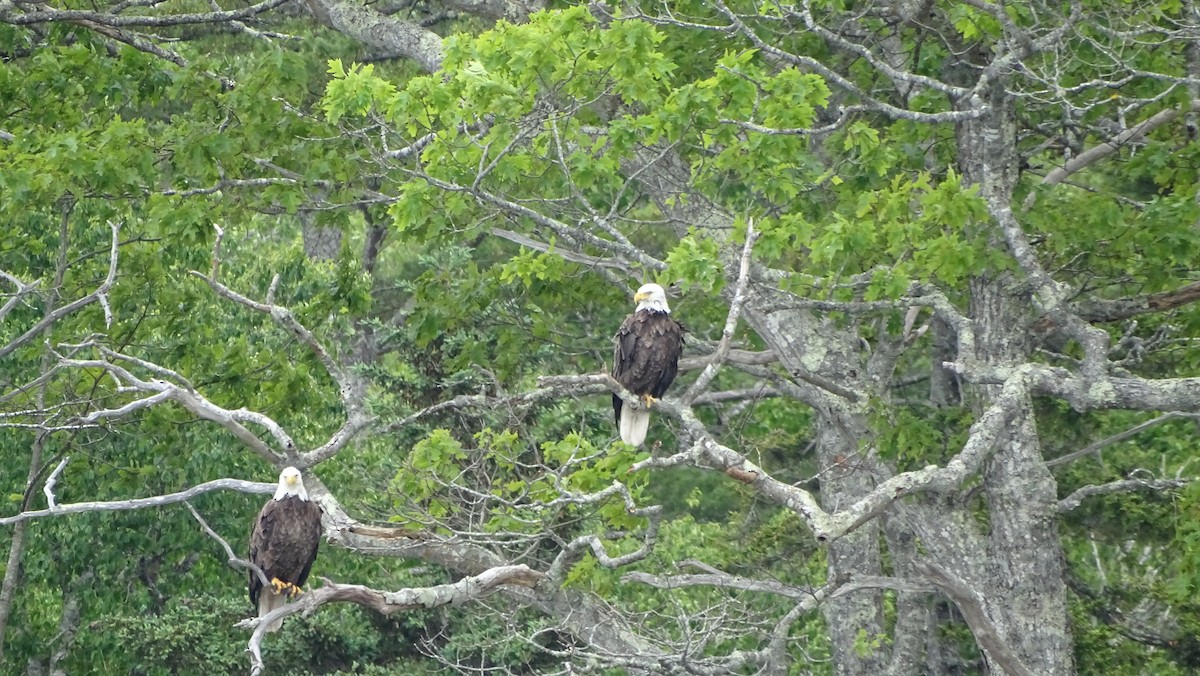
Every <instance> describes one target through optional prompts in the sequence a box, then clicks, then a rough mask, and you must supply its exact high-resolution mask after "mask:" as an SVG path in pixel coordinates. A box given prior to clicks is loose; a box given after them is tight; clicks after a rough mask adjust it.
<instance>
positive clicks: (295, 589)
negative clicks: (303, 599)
mask: <svg viewBox="0 0 1200 676" xmlns="http://www.w3.org/2000/svg"><path fill="white" fill-rule="evenodd" d="M303 593H304V590H303V589H301V588H300V586H299V585H295V584H291V583H290V582H289V583H288V598H293V599H294V598H296V597H297V596H299V595H301V594H303Z"/></svg>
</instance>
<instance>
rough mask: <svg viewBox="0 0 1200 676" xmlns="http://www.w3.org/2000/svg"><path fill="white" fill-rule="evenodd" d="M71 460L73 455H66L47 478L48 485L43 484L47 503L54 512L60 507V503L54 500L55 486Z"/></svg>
mask: <svg viewBox="0 0 1200 676" xmlns="http://www.w3.org/2000/svg"><path fill="white" fill-rule="evenodd" d="M70 460H71V456H69V455H68V456H64V457H63V459H62V461H61V462H59V463H58V467H55V468H54V471H53V472H51V473H50V476H49V477H47V478H46V485H45V486H42V493H44V494H45V495H46V505H47V506H48V507H49V509H50V511H52V512H53V511H55V510H57V509H58V504H57V503H55V501H54V487H55V486H56V485H57V484H58V475H59V474H62V471H63V470H64V469H66V468H67V463H68V462H70Z"/></svg>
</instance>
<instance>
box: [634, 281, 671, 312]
mask: <svg viewBox="0 0 1200 676" xmlns="http://www.w3.org/2000/svg"><path fill="white" fill-rule="evenodd" d="M633 300H634V302H636V303H637V310H635V312H636V311H640V310H647V311H649V312H665V313H667V314H671V308H670V307H668V306H667V292H666V291H663V288H662V287H661V286H659V285H657V284H643V285H642V287H641V288H640V289H638V290H637V293H635V294H633Z"/></svg>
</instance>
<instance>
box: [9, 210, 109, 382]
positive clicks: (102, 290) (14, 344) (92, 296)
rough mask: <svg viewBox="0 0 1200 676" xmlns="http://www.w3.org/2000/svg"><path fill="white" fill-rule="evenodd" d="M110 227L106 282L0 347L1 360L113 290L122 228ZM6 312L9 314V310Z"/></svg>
mask: <svg viewBox="0 0 1200 676" xmlns="http://www.w3.org/2000/svg"><path fill="white" fill-rule="evenodd" d="M108 227H110V228H112V246H111V247H110V249H109V258H108V275H107V276H105V278H104V281H103V282H101V283H100V286H98V287H96V289H95V290H94V291H92V292H91V293H89V294H88V295H86V296H83V297H82V298H78V299H76V300H74V301H72V302H70V303H67V304H66V305H64V306H62V307H60V308H56V309H55V310H54V311H53V312H51V313H49V314H47V315H46V316H45V317H43V318H42V320H41V321H40V322H38V323H37V324H35V325H34V326H33V328H31V329H29V330H28V331H26V332H25V333H23V334H21V335H20V336H19V337H17V338H15V339H13V340H12V341H10V342H9V343H8V344H7V345H4V346H0V359H3V358H4V357H6V356H8V355H9V353H11V352H12V351H13V350H15V349H17V348H19V347H21V346H22V345H24V344H25V343H27V342H29V341H30V340H32V339H33V338H34V337H36V336H37V335H38V334H40V333H41V332H42V330H43V329H45V328H46V327H47V326H50V325H51V324H53V323H54V322H57V321H58V320H60V319H62V318H63V317H65V316H67V315H69V314H71V313H72V312H74V311H76V310H78V309H79V308H81V307H83V306H84V305H88V304H89V303H92V302H95V301H96V300H99V299H100V298H101V297H103V296H105V295H106V294H108V291H109V289H111V288H112V285H113V283H114V282H115V281H116V280H117V248H118V247H119V246H120V238H119V237H118V235H119V234H120V226H118V225H117V224H116V223H113V222H112V221H109V222H108ZM6 277H7V278H8V279H9V281H15V278H13V277H8V276H7V275H6ZM32 286H33V285H32V284H30V285H26V286H25V287H21V288H20V289H19V290H18V294H19V295H20V294H23V293H24V291H25V290H26V289H29V288H30V287H32ZM15 300H16V298H13V299H10V300H9V303H12V302H14V301H15ZM9 303H6V304H5V308H8V306H9ZM4 311H5V312H7V309H6V310H4Z"/></svg>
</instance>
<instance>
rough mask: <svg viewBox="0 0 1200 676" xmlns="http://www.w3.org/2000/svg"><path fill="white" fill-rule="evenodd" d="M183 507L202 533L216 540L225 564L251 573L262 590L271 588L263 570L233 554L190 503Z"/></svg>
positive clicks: (230, 548) (227, 544) (185, 503)
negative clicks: (223, 552) (190, 514)
mask: <svg viewBox="0 0 1200 676" xmlns="http://www.w3.org/2000/svg"><path fill="white" fill-rule="evenodd" d="M183 506H184V507H187V508H188V511H189V512H191V513H192V516H193V517H195V519H196V521H197V522H199V524H200V527H201V528H203V529H204V532H205V533H207V534H208V536H209V537H210V538H212V539H214V540H216V541H217V542H218V543H219V544H220V545H221V548H222V549H224V550H225V557H226V558H225V562H226V563H228V564H229V565H230V566H233V567H235V568H244V569H246V570H248V571H250V572H251V573H253V574H254V575H255V576H256V577H257V578H258V581H259V582H260V583H261V584H262V586H263V588H266V587H270V586H271V581H270V580H269V579H267V574H266V573H264V572H263V569H262V568H259V567H258V566H256V565H255V564H254V562H253V561H247V560H246V559H243V558H241V557H239V556H238V555H237V554H234V553H233V548H232V547H230V546H229V543H228V542H226V541H225V538H223V537H221V536H220V535H218V534H217V531H215V530H213V529H212V527H210V526H209V525H208V522H207V521H205V520H204V517H202V516H200V512H197V511H196V508H195V507H193V506H192V503H190V502H184V503H183Z"/></svg>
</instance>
